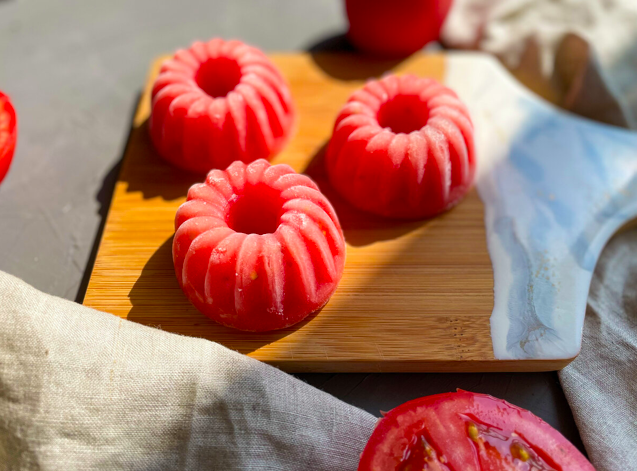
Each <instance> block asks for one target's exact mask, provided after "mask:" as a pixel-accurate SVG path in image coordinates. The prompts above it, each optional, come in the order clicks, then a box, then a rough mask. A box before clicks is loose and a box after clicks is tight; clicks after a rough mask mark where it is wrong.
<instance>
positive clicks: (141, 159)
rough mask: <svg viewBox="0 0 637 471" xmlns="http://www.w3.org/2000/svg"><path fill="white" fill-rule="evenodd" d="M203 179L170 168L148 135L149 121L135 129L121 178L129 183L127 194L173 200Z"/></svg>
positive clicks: (131, 134) (193, 174) (125, 156)
mask: <svg viewBox="0 0 637 471" xmlns="http://www.w3.org/2000/svg"><path fill="white" fill-rule="evenodd" d="M203 179H204V177H203V176H202V175H197V174H195V173H189V172H186V171H184V170H180V169H178V168H175V167H173V166H171V165H170V164H168V163H167V162H165V161H164V160H163V159H162V158H161V157H160V156H159V155H158V154H157V152H156V151H155V149H154V147H153V144H152V142H151V141H150V136H149V134H148V119H146V120H145V121H144V122H143V123H142V124H140V125H138V126H134V127H133V128H132V130H131V133H130V137H129V139H128V145H127V146H126V150H125V152H124V158H123V166H122V170H121V173H120V175H119V180H120V181H122V182H126V183H127V184H128V187H127V189H126V191H127V192H141V193H142V195H143V197H144V199H150V198H156V197H160V198H162V199H164V200H166V201H170V200H175V199H178V198H183V197H185V196H186V194H187V193H188V189H189V188H190V187H191V186H192V185H194V184H195V183H200V182H201V181H202V180H203Z"/></svg>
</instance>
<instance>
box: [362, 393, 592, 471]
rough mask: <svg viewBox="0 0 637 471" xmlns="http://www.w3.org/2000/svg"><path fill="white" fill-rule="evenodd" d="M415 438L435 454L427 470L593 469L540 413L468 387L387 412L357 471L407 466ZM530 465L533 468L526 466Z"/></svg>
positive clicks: (372, 437) (364, 452)
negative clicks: (520, 451)
mask: <svg viewBox="0 0 637 471" xmlns="http://www.w3.org/2000/svg"><path fill="white" fill-rule="evenodd" d="M474 427H475V428H474ZM475 431H477V433H475V434H474V433H473V432H475ZM418 437H424V438H422V440H423V443H427V446H428V445H431V448H432V449H433V456H434V457H436V459H435V460H434V461H435V463H433V462H431V464H430V465H426V466H425V468H424V469H426V470H428V469H431V470H444V471H447V470H449V471H457V470H462V471H487V470H494V471H495V470H503V471H504V470H511V471H517V470H520V471H522V470H531V469H538V470H555V471H594V468H593V466H592V465H591V464H590V463H589V462H588V460H587V459H586V458H585V457H584V456H583V455H582V454H581V453H580V452H579V450H577V448H575V446H573V445H572V444H571V443H570V442H569V441H568V440H567V439H566V438H564V437H563V436H562V435H561V434H560V433H559V432H558V431H557V430H555V429H554V428H552V427H551V426H550V425H549V424H547V423H546V422H544V421H543V420H542V419H540V418H539V417H536V416H535V415H533V414H532V413H531V412H529V411H527V410H524V409H521V408H519V407H516V406H513V405H511V404H509V403H507V402H506V401H503V400H501V399H496V398H494V397H491V396H488V395H486V394H476V393H471V392H467V391H458V392H456V393H445V394H438V395H434V396H428V397H423V398H420V399H415V400H413V401H410V402H407V403H405V404H402V405H400V406H398V407H396V408H395V409H393V410H391V411H390V412H389V413H387V414H386V415H385V417H384V418H383V419H382V420H380V421H379V423H378V425H377V427H376V429H375V430H374V433H373V434H372V436H371V438H370V439H369V441H368V443H367V445H366V447H365V450H364V451H363V453H362V455H361V460H360V463H359V466H358V471H395V470H396V471H403V470H405V469H410V467H409V466H408V465H407V461H408V460H409V459H410V456H411V455H413V454H414V453H413V450H415V448H414V447H415V446H417V445H418V440H419V439H418ZM472 437H473V438H472ZM494 437H495V438H494ZM414 444H416V445H414ZM410 447H411V448H410ZM516 447H517V448H516ZM519 449H523V450H524V451H523V453H525V455H526V456H524V458H526V460H523V459H521V458H520V456H521V455H520V454H519V452H518V450H519ZM514 451H516V452H517V453H518V454H517V455H515V456H513V455H514V454H515V453H514ZM430 456H431V455H430ZM441 456H442V457H443V458H442V459H440V458H439V457H441ZM527 460H528V461H527ZM533 463H535V466H537V467H531V465H532V464H533ZM413 469H418V470H419V471H420V470H421V469H423V468H422V465H420V467H415V468H413Z"/></svg>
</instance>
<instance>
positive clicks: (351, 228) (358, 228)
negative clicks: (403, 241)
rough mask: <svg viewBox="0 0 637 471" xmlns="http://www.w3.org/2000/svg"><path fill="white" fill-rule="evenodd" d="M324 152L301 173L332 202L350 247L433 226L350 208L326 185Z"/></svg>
mask: <svg viewBox="0 0 637 471" xmlns="http://www.w3.org/2000/svg"><path fill="white" fill-rule="evenodd" d="M326 150H327V143H325V144H324V145H323V146H321V147H320V148H319V149H318V151H317V152H316V153H315V154H314V156H313V157H312V159H311V160H310V162H309V163H308V165H307V167H306V168H305V170H304V171H303V173H305V174H306V175H308V176H309V177H310V178H312V180H314V181H315V182H316V184H317V185H318V186H319V187H320V189H321V192H322V193H323V194H324V195H325V196H326V197H327V199H328V200H329V201H330V203H332V206H333V207H334V209H335V210H336V214H337V215H338V219H339V222H340V223H341V228H342V229H343V234H344V235H345V240H346V241H347V243H348V244H349V245H352V246H354V247H362V246H365V245H369V244H373V243H375V242H380V241H383V240H391V239H396V238H398V237H402V236H403V235H405V234H408V233H409V232H411V231H414V230H416V229H418V228H420V227H422V226H425V225H427V224H430V223H433V221H434V220H433V219H429V220H418V221H409V220H396V219H389V218H384V217H381V216H376V215H373V214H369V213H366V212H364V211H360V210H358V209H356V208H355V207H353V206H352V205H351V204H349V203H348V202H347V201H345V199H343V198H342V197H341V196H340V195H339V194H338V193H337V192H336V190H335V189H334V187H332V185H331V184H330V182H329V179H328V177H327V171H326V169H325V152H326Z"/></svg>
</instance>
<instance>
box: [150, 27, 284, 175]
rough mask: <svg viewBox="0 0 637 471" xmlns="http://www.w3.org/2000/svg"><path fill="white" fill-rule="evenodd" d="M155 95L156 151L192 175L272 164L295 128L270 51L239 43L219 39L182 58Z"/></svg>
mask: <svg viewBox="0 0 637 471" xmlns="http://www.w3.org/2000/svg"><path fill="white" fill-rule="evenodd" d="M151 96H152V105H151V116H150V123H149V130H150V136H151V140H152V142H153V144H154V146H155V148H156V149H157V151H158V153H159V155H160V156H161V157H163V158H164V159H165V160H167V161H168V162H170V163H171V164H173V165H175V166H177V167H180V168H182V169H185V170H188V171H191V172H196V173H202V174H204V173H206V172H208V171H209V170H211V169H213V168H221V169H223V168H226V167H227V166H228V165H230V164H231V163H232V162H234V161H235V160H241V161H243V162H246V163H248V162H252V161H254V160H258V159H270V158H271V157H272V156H274V155H275V154H276V153H277V152H279V151H280V150H281V148H282V147H283V145H284V144H285V142H286V141H287V139H288V138H289V137H290V134H291V132H292V128H293V126H294V120H295V112H294V107H293V103H292V97H291V95H290V90H289V88H288V85H287V82H286V81H285V79H284V78H283V76H282V75H281V73H280V72H279V70H278V69H277V67H276V66H275V65H274V64H273V63H272V62H271V61H270V60H269V59H268V58H267V57H266V56H265V54H263V52H261V51H260V50H258V49H256V48H254V47H252V46H248V45H247V44H244V43H242V42H240V41H224V40H222V39H219V38H217V39H212V40H210V41H209V42H207V43H203V42H195V43H193V45H192V46H191V47H190V48H189V49H185V50H179V51H177V52H176V53H175V55H174V57H173V58H171V59H169V60H167V61H166V62H164V63H163V65H162V66H161V69H160V71H159V75H158V77H157V79H156V80H155V83H154V85H153V88H152V95H151Z"/></svg>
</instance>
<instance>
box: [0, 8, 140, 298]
mask: <svg viewBox="0 0 637 471" xmlns="http://www.w3.org/2000/svg"><path fill="white" fill-rule="evenodd" d="M0 1H2V0H0ZM141 95H142V93H141V91H140V92H138V93H137V94H136V95H135V98H134V99H133V103H132V105H131V112H130V114H129V126H128V129H129V131H128V136H127V137H126V140H125V141H124V144H123V148H122V150H121V151H120V152H119V156H120V157H119V158H118V159H117V160H116V161H115V163H114V164H113V166H112V167H111V168H110V170H109V171H108V172H107V173H106V175H105V176H104V178H103V179H102V184H101V186H100V189H99V190H98V191H97V193H96V195H95V200H96V201H97V202H98V204H99V209H98V210H97V214H98V215H99V217H100V223H99V226H98V228H97V232H96V233H95V238H94V239H93V245H92V248H91V253H90V254H89V257H88V260H87V262H86V267H85V268H84V275H83V276H82V280H81V281H80V286H79V288H78V290H77V295H76V296H75V302H77V303H82V302H83V301H84V295H85V294H86V288H87V287H88V282H89V280H90V278H91V273H92V272H93V266H94V265H95V258H96V257H97V251H98V249H99V246H100V241H101V240H102V234H103V233H104V226H105V225H106V216H107V215H108V209H109V207H110V205H111V199H112V198H113V191H114V189H115V183H116V182H117V177H118V175H119V172H120V169H121V166H122V162H123V161H124V158H125V156H126V155H127V153H128V150H129V147H130V142H131V138H132V136H133V132H134V128H133V120H134V118H135V110H136V109H137V106H138V104H139V100H140V98H141Z"/></svg>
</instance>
